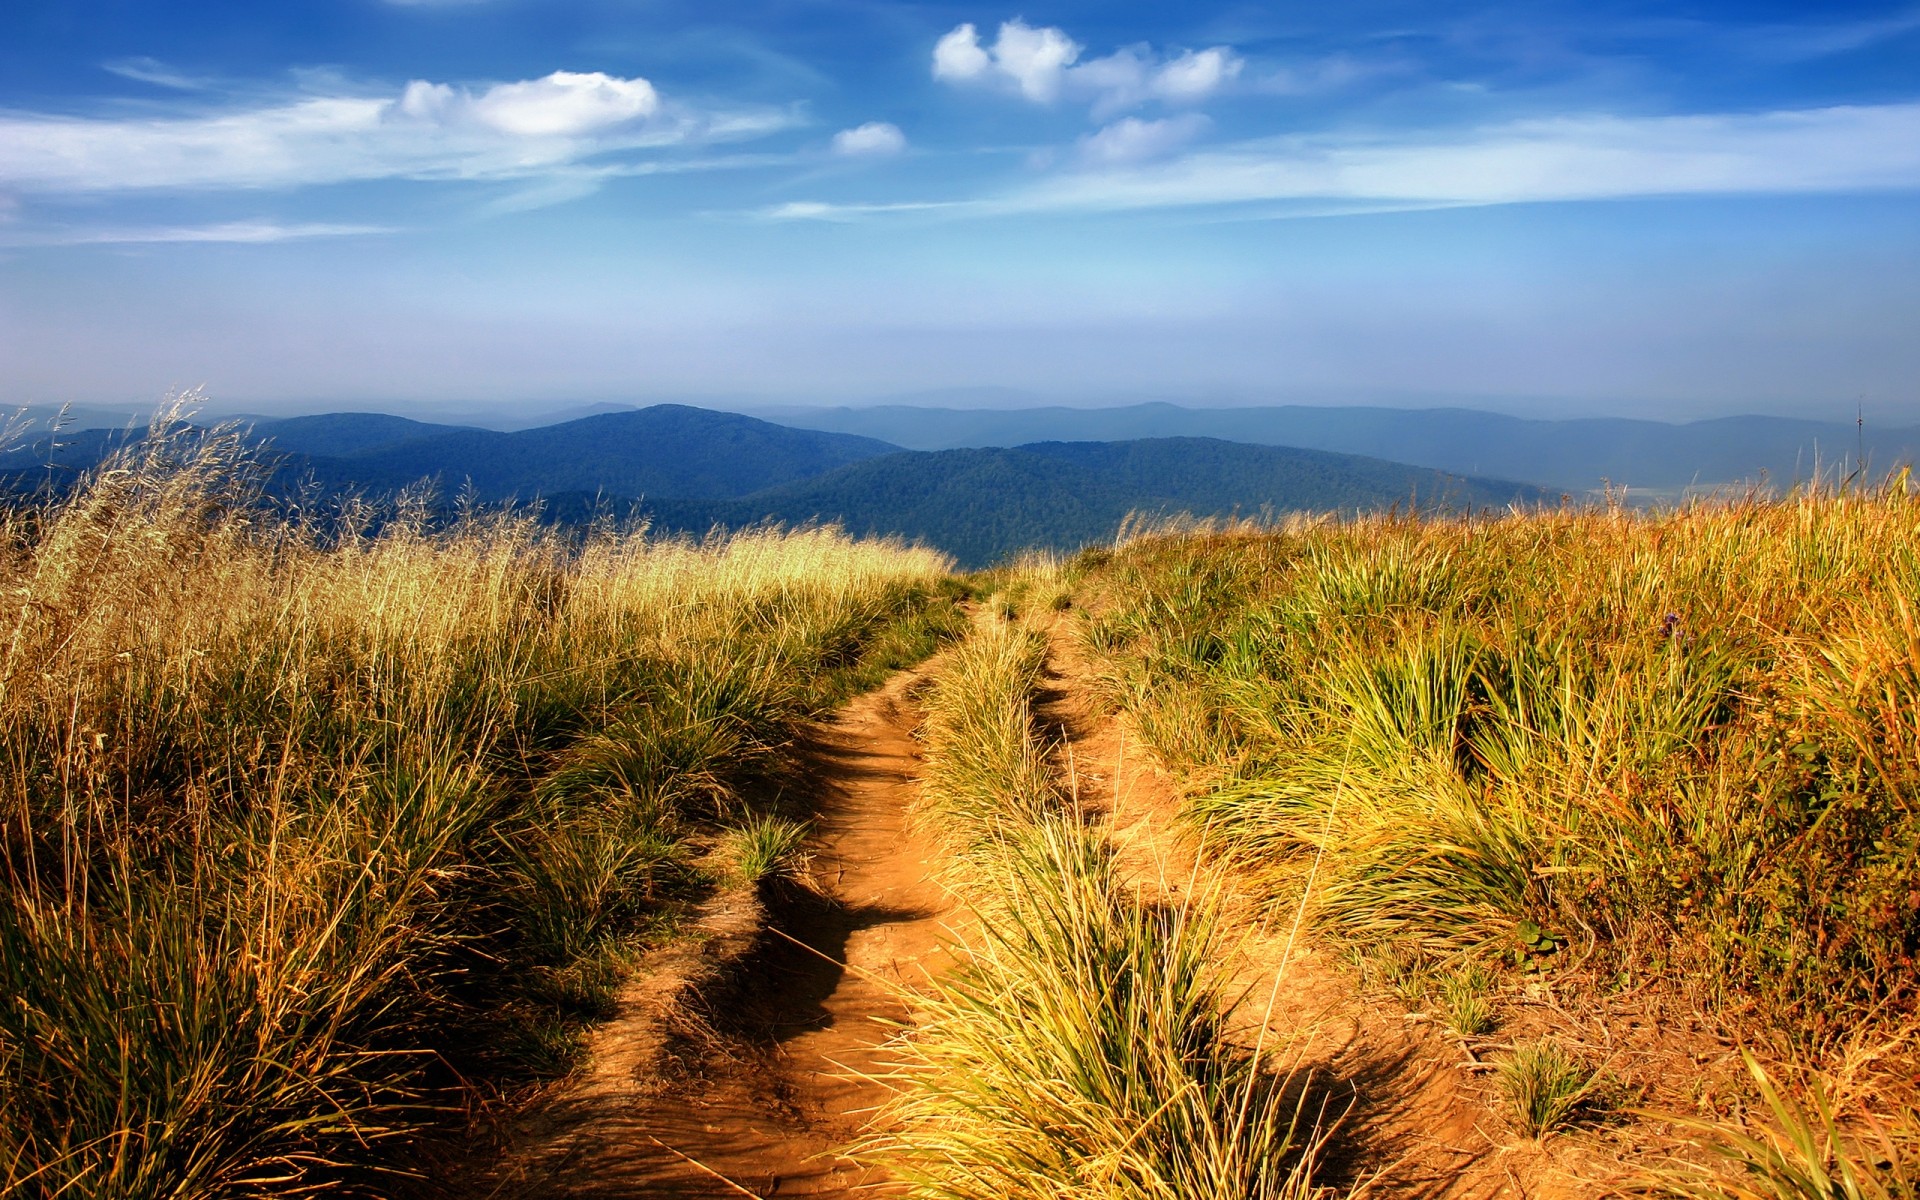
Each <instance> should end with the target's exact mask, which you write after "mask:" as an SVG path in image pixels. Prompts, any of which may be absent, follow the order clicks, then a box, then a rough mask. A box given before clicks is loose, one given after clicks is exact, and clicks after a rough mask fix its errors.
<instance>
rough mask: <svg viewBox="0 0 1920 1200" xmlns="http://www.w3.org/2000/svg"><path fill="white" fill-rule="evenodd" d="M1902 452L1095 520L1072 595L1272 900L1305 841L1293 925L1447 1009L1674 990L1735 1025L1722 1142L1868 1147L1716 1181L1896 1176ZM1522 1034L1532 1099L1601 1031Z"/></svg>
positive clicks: (1901, 1055) (1914, 508)
mask: <svg viewBox="0 0 1920 1200" xmlns="http://www.w3.org/2000/svg"><path fill="white" fill-rule="evenodd" d="M1905 483H1906V481H1905V480H1904V478H1902V479H1899V480H1896V481H1894V483H1893V484H1892V485H1891V486H1889V487H1888V488H1886V489H1885V490H1884V491H1879V492H1875V493H1872V494H1866V493H1850V494H1845V495H1820V496H1803V497H1798V498H1794V499H1790V500H1787V501H1783V502H1751V503H1736V504H1730V505H1709V506H1702V507H1698V508H1694V509H1690V510H1684V511H1678V512H1670V513H1666V514H1657V515H1649V514H1638V515H1636V514H1632V513H1628V512H1624V511H1606V510H1567V511H1561V512H1550V513H1538V514H1527V515H1513V516H1507V517H1504V518H1500V519H1471V520H1467V519H1437V520H1415V519H1374V520H1363V521H1357V522H1350V523H1325V524H1314V523H1311V522H1296V523H1295V525H1294V527H1292V528H1290V529H1285V530H1243V531H1239V532H1232V531H1225V532H1207V531H1199V532H1188V533H1184V534H1181V533H1173V534H1170V535H1166V536H1157V537H1143V538H1138V539H1135V540H1134V541H1132V542H1131V543H1129V544H1127V545H1125V546H1124V547H1123V548H1121V549H1119V550H1118V551H1115V552H1106V551H1098V552H1090V553H1088V554H1086V555H1083V556H1082V558H1081V559H1080V560H1079V562H1078V563H1077V564H1076V565H1075V571H1074V572H1073V574H1074V576H1075V578H1076V579H1077V580H1078V582H1077V583H1076V585H1075V587H1074V590H1073V595H1074V599H1073V601H1072V602H1073V603H1074V604H1075V605H1076V606H1077V607H1081V608H1083V609H1086V610H1088V611H1087V612H1086V613H1085V614H1084V619H1083V622H1082V626H1081V630H1080V636H1081V638H1082V641H1083V643H1084V645H1085V647H1086V648H1087V650H1088V652H1089V653H1090V654H1092V655H1094V656H1095V657H1096V659H1097V660H1098V661H1099V662H1100V663H1101V664H1102V671H1103V674H1104V688H1105V690H1106V692H1107V694H1108V696H1109V699H1110V701H1111V702H1112V703H1113V704H1114V705H1115V706H1117V707H1119V708H1121V709H1124V710H1125V711H1126V712H1127V713H1128V714H1130V716H1131V718H1132V719H1133V721H1134V723H1135V726H1136V728H1137V729H1138V730H1139V731H1140V733H1141V734H1142V736H1143V737H1145V738H1146V739H1147V740H1148V741H1149V742H1150V743H1151V745H1152V746H1153V747H1154V748H1155V749H1156V751H1157V752H1158V753H1159V754H1160V756H1161V757H1162V758H1163V760H1164V761H1165V762H1166V763H1168V764H1169V765H1170V766H1171V767H1172V768H1173V769H1174V770H1175V771H1176V772H1177V773H1178V774H1179V775H1180V776H1181V777H1182V778H1184V779H1186V780H1187V781H1188V785H1189V788H1190V791H1191V798H1190V800H1189V802H1188V806H1187V816H1188V817H1189V818H1190V819H1191V821H1192V822H1193V824H1194V826H1195V828H1196V829H1199V830H1203V831H1204V835H1205V837H1206V839H1207V841H1208V843H1209V844H1210V845H1211V846H1212V847H1213V848H1214V849H1215V851H1216V853H1217V857H1218V861H1219V863H1220V865H1221V868H1222V869H1223V870H1225V871H1229V872H1232V873H1234V874H1235V875H1236V877H1238V878H1240V879H1242V880H1243V881H1248V882H1250V883H1251V885H1252V886H1255V887H1257V888H1259V889H1263V890H1264V891H1265V893H1266V894H1267V895H1268V897H1269V898H1270V901H1271V902H1272V903H1274V904H1282V903H1291V902H1293V901H1295V900H1297V899H1298V898H1299V897H1300V889H1301V887H1302V884H1303V880H1304V879H1305V876H1306V871H1307V867H1308V865H1309V864H1312V865H1313V868H1314V871H1315V879H1316V881H1317V886H1316V887H1315V888H1314V889H1313V893H1312V894H1311V895H1310V896H1308V897H1307V898H1306V900H1307V903H1308V905H1309V913H1310V917H1311V920H1312V923H1313V925H1314V927H1315V929H1316V930H1317V932H1318V934H1319V936H1320V937H1321V938H1322V939H1324V940H1325V941H1326V942H1327V943H1328V944H1330V945H1333V946H1336V947H1339V948H1342V949H1344V950H1345V951H1346V952H1347V953H1348V954H1349V955H1350V956H1351V957H1352V958H1353V959H1354V960H1355V961H1356V963H1357V965H1358V966H1359V968H1360V970H1361V973H1362V975H1363V976H1364V977H1366V978H1370V979H1372V980H1375V981H1378V982H1383V983H1385V984H1386V985H1388V986H1390V987H1394V988H1399V989H1403V990H1404V991H1413V990H1417V991H1418V992H1419V993H1420V994H1421V996H1422V997H1425V996H1426V995H1428V994H1430V993H1438V994H1439V995H1438V999H1439V1002H1440V1003H1441V1005H1442V1007H1443V1009H1444V1010H1447V1011H1448V1012H1449V1019H1450V1020H1452V1021H1453V1023H1454V1024H1455V1025H1456V1027H1457V1026H1459V1025H1461V1024H1462V1023H1463V1022H1464V1023H1468V1024H1476V1025H1477V1024H1481V1023H1486V1022H1491V1021H1493V1020H1496V1019H1497V1008H1498V997H1499V995H1500V994H1501V993H1502V991H1503V989H1505V990H1508V991H1516V990H1518V989H1519V988H1520V986H1521V985H1522V984H1524V983H1525V982H1526V981H1528V980H1545V981H1549V982H1550V983H1551V985H1552V986H1553V987H1554V989H1555V991H1556V994H1558V995H1560V996H1562V997H1563V999H1562V1001H1561V1002H1562V1003H1567V1004H1580V1003H1587V1004H1590V1005H1593V1006H1596V1007H1597V1006H1598V1005H1599V1004H1600V1003H1602V1002H1603V1001H1604V999H1605V997H1607V996H1610V995H1616V994H1624V993H1628V992H1636V993H1644V992H1647V991H1654V992H1660V993H1665V994H1669V995H1672V996H1674V997H1677V998H1680V999H1681V1000H1683V1001H1684V1002H1685V1005H1686V1006H1687V1007H1688V1008H1689V1009H1690V1010H1691V1011H1693V1012H1696V1013H1698V1014H1700V1017H1701V1019H1702V1020H1704V1021H1705V1022H1707V1023H1708V1024H1709V1025H1711V1026H1712V1027H1713V1028H1715V1029H1717V1030H1720V1031H1723V1032H1725V1033H1726V1034H1727V1035H1728V1036H1730V1037H1731V1038H1733V1039H1734V1040H1735V1041H1737V1042H1738V1043H1739V1044H1740V1045H1743V1046H1745V1047H1748V1048H1749V1049H1750V1050H1751V1052H1752V1053H1753V1054H1754V1055H1755V1057H1754V1059H1753V1060H1752V1061H1753V1064H1754V1070H1755V1075H1754V1077H1753V1078H1752V1079H1751V1080H1749V1081H1748V1082H1749V1088H1748V1090H1747V1092H1746V1103H1748V1104H1750V1108H1748V1109H1747V1111H1750V1112H1751V1113H1752V1114H1754V1120H1755V1122H1757V1124H1755V1125H1753V1126H1752V1127H1750V1128H1748V1127H1743V1126H1741V1125H1740V1123H1739V1121H1738V1120H1736V1121H1735V1122H1734V1124H1733V1125H1732V1126H1729V1127H1728V1130H1723V1132H1728V1131H1730V1130H1737V1129H1742V1128H1745V1129H1746V1134H1743V1135H1742V1136H1746V1135H1751V1137H1750V1143H1749V1144H1748V1145H1747V1147H1746V1150H1744V1151H1742V1152H1741V1153H1740V1154H1739V1155H1736V1157H1739V1158H1741V1159H1742V1161H1745V1160H1746V1159H1750V1158H1754V1157H1755V1156H1763V1155H1764V1153H1770V1152H1771V1151H1767V1150H1766V1149H1765V1147H1767V1146H1774V1145H1776V1143H1777V1142H1778V1138H1780V1137H1784V1136H1786V1135H1785V1134H1783V1133H1782V1131H1783V1130H1796V1129H1797V1130H1798V1133H1799V1135H1801V1141H1802V1142H1803V1143H1804V1145H1803V1146H1802V1150H1803V1151H1804V1154H1803V1155H1802V1156H1803V1157H1810V1158H1813V1159H1817V1158H1819V1157H1820V1156H1821V1155H1822V1154H1826V1155H1827V1156H1828V1158H1829V1159H1830V1160H1833V1161H1829V1163H1828V1166H1829V1167H1830V1168H1832V1169H1833V1170H1834V1171H1836V1172H1837V1171H1838V1170H1839V1168H1838V1167H1837V1166H1834V1161H1838V1160H1834V1158H1833V1156H1835V1155H1839V1156H1840V1157H1841V1158H1845V1157H1846V1155H1848V1154H1852V1155H1853V1156H1854V1158H1855V1159H1857V1162H1856V1163H1855V1165H1856V1166H1859V1164H1860V1163H1865V1164H1867V1165H1865V1166H1863V1167H1860V1170H1862V1171H1863V1172H1864V1173H1865V1175H1866V1176H1870V1177H1873V1179H1870V1180H1869V1183H1870V1184H1871V1185H1872V1186H1867V1185H1862V1187H1864V1188H1865V1190H1845V1189H1842V1190H1832V1189H1835V1188H1841V1185H1840V1184H1839V1183H1837V1182H1836V1183H1833V1184H1832V1187H1831V1188H1829V1187H1828V1186H1827V1185H1825V1184H1815V1183H1811V1182H1809V1183H1805V1184H1804V1187H1801V1186H1800V1185H1791V1186H1790V1185H1788V1184H1785V1183H1781V1184H1778V1185H1777V1186H1775V1185H1771V1184H1770V1185H1767V1186H1759V1185H1755V1186H1756V1190H1753V1191H1716V1190H1712V1188H1711V1187H1706V1185H1702V1186H1703V1187H1706V1190H1703V1191H1701V1192H1699V1193H1698V1194H1703V1195H1709V1194H1710V1195H1735V1194H1737V1195H1743V1196H1744V1195H1764V1196H1788V1195H1791V1196H1816V1195H1817V1196H1841V1195H1846V1196H1854V1195H1911V1194H1912V1193H1911V1191H1910V1190H1902V1188H1905V1187H1907V1186H1908V1185H1906V1184H1904V1183H1900V1184H1896V1183H1895V1182H1894V1180H1895V1177H1896V1176H1897V1175H1899V1173H1900V1171H1901V1170H1902V1168H1901V1166H1900V1164H1901V1162H1902V1161H1903V1160H1906V1159H1910V1157H1911V1155H1912V1143H1913V1141H1914V1138H1915V1135H1916V1129H1917V1127H1916V1123H1915V1120H1914V1116H1913V1110H1912V1108H1911V1105H1912V1104H1913V1102H1914V1098H1915V1097H1914V1091H1913V1083H1914V1080H1915V1079H1916V1077H1917V1076H1920V1072H1917V1071H1916V1063H1920V1058H1917V1057H1916V1055H1915V1052H1914V1046H1913V1043H1912V1041H1911V1034H1912V1032H1913V1030H1914V1029H1915V1026H1916V1006H1917V1004H1920V969H1917V967H1920V964H1917V963H1916V956H1917V955H1920V611H1916V606H1917V605H1920V501H1916V500H1915V499H1914V498H1913V497H1912V496H1911V495H1909V493H1908V489H1907V488H1906V486H1905ZM1582 998H1584V1000H1583V999H1582ZM1521 1049H1523V1050H1524V1051H1525V1055H1526V1061H1525V1062H1522V1061H1520V1050H1516V1052H1515V1056H1514V1057H1513V1058H1511V1059H1509V1060H1507V1062H1506V1063H1505V1064H1504V1065H1503V1072H1504V1074H1506V1075H1511V1076H1515V1077H1516V1078H1514V1079H1513V1080H1512V1081H1511V1082H1510V1086H1509V1092H1510V1094H1511V1095H1514V1096H1516V1097H1517V1098H1520V1099H1521V1100H1522V1101H1523V1102H1524V1104H1531V1105H1534V1106H1535V1108H1536V1109H1537V1111H1541V1112H1548V1113H1549V1114H1550V1115H1549V1116H1545V1117H1542V1118H1540V1121H1538V1122H1535V1124H1536V1125H1538V1124H1546V1125H1548V1126H1551V1125H1552V1124H1555V1123H1557V1122H1558V1120H1559V1119H1563V1118H1564V1116H1565V1113H1564V1112H1561V1113H1558V1114H1552V1113H1551V1112H1550V1110H1551V1109H1552V1100H1553V1094H1558V1095H1560V1096H1561V1097H1562V1098H1566V1097H1571V1096H1574V1095H1575V1094H1577V1093H1578V1092H1579V1091H1580V1090H1581V1088H1582V1087H1583V1086H1584V1083H1583V1082H1582V1081H1583V1080H1586V1079H1588V1078H1590V1077H1591V1076H1592V1075H1593V1073H1594V1064H1586V1065H1585V1067H1584V1068H1582V1067H1580V1066H1579V1065H1578V1064H1568V1063H1566V1062H1564V1061H1558V1062H1556V1061H1555V1054H1556V1053H1557V1051H1556V1050H1555V1049H1554V1048H1553V1047H1551V1046H1544V1047H1543V1046H1534V1047H1523V1048H1521ZM1763 1061H1764V1062H1768V1063H1772V1064H1775V1065H1774V1066H1773V1067H1772V1068H1771V1071H1772V1073H1771V1074H1769V1069H1768V1068H1766V1067H1763V1066H1762V1065H1761V1063H1762V1062H1763ZM1783 1071H1784V1072H1786V1073H1787V1074H1788V1075H1791V1076H1793V1077H1794V1080H1795V1082H1794V1085H1793V1086H1792V1087H1790V1088H1788V1087H1786V1086H1785V1085H1780V1086H1779V1087H1776V1084H1777V1083H1778V1082H1779V1079H1780V1077H1781V1073H1782V1072H1783ZM1549 1077H1557V1078H1559V1079H1560V1080H1561V1082H1560V1083H1559V1084H1558V1085H1556V1086H1546V1084H1545V1083H1543V1081H1548V1080H1549ZM1667 1082H1668V1083H1669V1084H1671V1083H1672V1082H1674V1081H1667ZM1790 1095H1791V1096H1798V1097H1801V1098H1800V1099H1792V1098H1790ZM1543 1105H1544V1106H1545V1107H1544V1108H1541V1107H1540V1106H1543ZM1736 1107H1740V1106H1736ZM1709 1115H1711V1113H1710V1112H1709ZM1723 1115H1724V1114H1723ZM1736 1116H1737V1114H1736ZM1755 1129H1760V1130H1764V1131H1765V1132H1764V1133H1760V1134H1755V1133H1754V1132H1753V1130H1755ZM1842 1130H1851V1131H1852V1132H1846V1133H1843V1132H1839V1131H1842ZM1823 1139H1824V1141H1823ZM1860 1139H1864V1141H1863V1140H1860ZM1710 1140H1712V1139H1710ZM1789 1141H1791V1139H1789ZM1714 1144H1716V1145H1718V1146H1720V1147H1721V1148H1722V1149H1723V1150H1724V1149H1727V1147H1728V1146H1730V1145H1732V1144H1733V1143H1732V1142H1730V1141H1729V1140H1728V1139H1727V1138H1726V1137H1720V1138H1719V1140H1717V1141H1715V1142H1714ZM1781 1144H1785V1143H1781ZM1823 1146H1824V1147H1825V1149H1822V1147H1823ZM1792 1153H1793V1152H1791V1151H1790V1152H1789V1157H1791V1154H1792ZM1849 1161H1853V1160H1849ZM1874 1164H1878V1166H1875V1165H1874ZM1876 1172H1878V1174H1876ZM1836 1178H1837V1175H1836ZM1900 1178H1902V1179H1904V1176H1901V1177H1900ZM1875 1179H1877V1180H1878V1182H1877V1183H1876V1182H1874V1181H1873V1180H1875ZM1676 1186H1677V1185H1676ZM1713 1186H1720V1185H1713ZM1728 1186H1731V1185H1728ZM1847 1186H1848V1188H1851V1187H1852V1186H1853V1185H1847ZM1875 1186H1878V1187H1883V1188H1884V1189H1885V1190H1882V1191H1874V1190H1872V1188H1873V1187H1875ZM1796 1187H1800V1190H1795V1188H1796Z"/></svg>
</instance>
